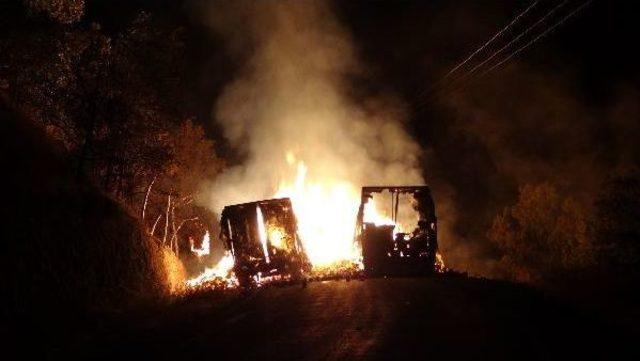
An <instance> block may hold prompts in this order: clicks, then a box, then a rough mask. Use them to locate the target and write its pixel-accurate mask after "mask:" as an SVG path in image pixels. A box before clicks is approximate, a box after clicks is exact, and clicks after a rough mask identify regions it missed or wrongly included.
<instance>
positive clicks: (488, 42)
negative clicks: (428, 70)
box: [443, 0, 539, 79]
mask: <svg viewBox="0 0 640 361" xmlns="http://www.w3.org/2000/svg"><path fill="white" fill-rule="evenodd" d="M538 2H539V0H536V1H534V2H533V3H532V4H531V5H529V6H528V7H527V8H526V9H524V11H522V12H521V13H520V14H518V15H517V16H516V17H515V18H514V19H513V20H512V21H511V22H510V23H509V24H507V26H505V27H504V28H502V29H501V30H500V31H498V32H497V33H496V34H495V35H493V37H491V39H489V40H488V41H487V42H485V43H484V44H483V45H482V46H480V47H479V48H478V49H476V51H474V52H473V53H471V55H469V56H468V57H467V58H466V59H464V60H463V61H462V62H461V63H460V64H458V65H456V66H455V67H453V69H451V70H450V71H449V72H448V73H447V74H446V75H445V76H444V78H443V79H446V78H448V77H449V76H451V75H452V74H453V73H455V72H456V71H457V70H458V69H459V68H460V67H462V66H464V65H465V64H466V63H467V62H468V61H469V60H471V59H472V58H473V57H474V56H476V55H477V54H478V53H479V52H481V51H482V50H484V49H485V48H486V47H487V46H489V45H490V44H491V43H492V42H493V41H494V40H496V39H497V38H498V37H500V36H501V35H502V34H504V32H506V31H507V30H509V29H510V28H511V27H512V26H513V25H515V24H516V23H517V22H518V21H519V20H520V19H521V18H522V17H523V16H525V15H526V14H527V13H528V12H529V10H531V9H533V8H534V7H535V6H536V5H537V4H538Z"/></svg>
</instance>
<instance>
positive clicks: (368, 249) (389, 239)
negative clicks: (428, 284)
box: [355, 186, 438, 277]
mask: <svg viewBox="0 0 640 361" xmlns="http://www.w3.org/2000/svg"><path fill="white" fill-rule="evenodd" d="M383 192H385V193H388V194H389V195H390V198H391V202H390V203H387V204H389V205H390V206H391V210H390V212H389V213H390V214H391V219H390V220H391V222H390V223H393V224H375V223H373V222H367V220H366V217H365V213H366V208H367V203H368V202H370V201H371V199H372V198H373V196H374V194H377V193H383ZM401 201H405V202H408V203H410V204H403V205H402V206H403V209H404V210H405V211H406V210H409V211H412V212H414V214H413V218H412V219H413V220H416V222H415V224H413V225H412V226H414V228H413V229H405V230H404V231H398V229H397V228H396V226H395V225H396V224H398V223H397V222H398V213H399V206H401V204H400V203H401ZM405 213H406V212H405ZM355 234H356V235H355V237H356V242H357V243H358V244H360V246H361V247H362V258H363V264H364V270H365V273H366V274H367V275H368V276H373V277H376V276H415V275H425V274H431V273H433V272H434V271H435V269H436V253H437V251H438V229H437V218H436V213H435V205H434V202H433V199H432V197H431V191H430V189H429V187H428V186H376V187H363V188H362V194H361V202H360V207H359V209H358V216H357V220H356V231H355Z"/></svg>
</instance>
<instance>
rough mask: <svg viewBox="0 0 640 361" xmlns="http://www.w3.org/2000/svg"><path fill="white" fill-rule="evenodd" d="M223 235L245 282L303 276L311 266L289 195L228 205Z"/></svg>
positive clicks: (239, 276)
mask: <svg viewBox="0 0 640 361" xmlns="http://www.w3.org/2000/svg"><path fill="white" fill-rule="evenodd" d="M220 239H221V240H222V242H223V244H224V246H225V248H226V249H227V250H228V251H230V252H231V254H232V255H233V259H234V268H233V271H234V273H235V275H236V277H237V278H238V282H239V283H240V285H241V286H250V285H252V284H255V283H260V282H262V281H263V280H268V279H272V280H296V279H300V278H302V277H303V275H304V273H306V272H308V271H309V270H310V268H311V266H310V263H309V261H308V259H307V257H306V254H305V252H304V249H303V246H302V242H301V241H300V238H299V237H298V229H297V220H296V217H295V214H294V212H293V207H292V205H291V200H290V199H289V198H280V199H268V200H262V201H256V202H250V203H242V204H236V205H230V206H226V207H225V208H224V209H223V210H222V215H221V217H220Z"/></svg>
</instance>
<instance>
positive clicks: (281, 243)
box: [267, 227, 286, 249]
mask: <svg viewBox="0 0 640 361" xmlns="http://www.w3.org/2000/svg"><path fill="white" fill-rule="evenodd" d="M267 233H268V234H269V244H271V245H272V246H273V247H275V248H277V249H284V248H285V247H286V243H285V237H286V236H285V233H286V232H285V231H284V229H282V228H281V227H269V230H268V231H267Z"/></svg>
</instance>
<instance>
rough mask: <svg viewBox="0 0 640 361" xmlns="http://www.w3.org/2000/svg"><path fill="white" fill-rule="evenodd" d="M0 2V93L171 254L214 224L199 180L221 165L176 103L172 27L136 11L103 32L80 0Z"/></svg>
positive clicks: (178, 65)
mask: <svg viewBox="0 0 640 361" xmlns="http://www.w3.org/2000/svg"><path fill="white" fill-rule="evenodd" d="M0 6H2V9H1V10H0V17H1V18H0V23H1V25H0V27H1V28H2V29H1V32H2V34H3V36H2V38H0V88H1V91H2V94H3V97H4V99H5V100H6V101H7V102H8V103H9V104H10V105H11V106H12V107H13V108H14V109H17V110H19V111H20V113H21V114H23V115H24V117H26V118H27V119H29V120H30V121H33V122H35V123H36V124H39V125H41V126H42V127H43V129H45V131H46V134H47V135H48V136H49V137H50V138H51V139H54V140H55V141H57V142H59V143H60V144H61V145H62V147H63V148H64V149H65V150H66V152H67V153H68V154H69V155H70V164H72V168H73V172H74V173H75V174H76V176H77V177H78V178H86V179H87V180H89V181H90V182H91V183H92V184H93V185H94V186H96V187H97V188H98V189H100V190H101V191H102V192H103V193H105V194H107V195H109V196H110V197H111V198H112V199H114V200H116V201H118V202H119V203H120V204H121V205H122V206H123V207H124V208H125V209H126V210H127V211H128V212H129V213H130V214H131V215H133V216H135V217H136V218H138V219H139V220H140V221H141V223H142V224H143V226H144V229H145V231H146V232H147V233H148V234H150V235H151V236H153V237H155V238H156V239H157V240H158V242H159V243H161V244H162V245H164V246H167V247H169V248H170V249H171V250H172V251H173V252H174V253H176V254H179V253H180V251H181V248H182V249H184V247H185V246H188V245H189V243H188V239H189V238H192V239H200V238H201V237H202V236H203V234H204V232H205V231H207V230H208V227H209V226H210V225H211V224H213V223H214V222H212V219H213V214H211V212H209V211H208V210H207V209H206V208H204V207H201V206H199V205H198V204H197V202H196V200H197V197H198V192H199V186H200V184H201V181H202V180H203V179H211V178H213V176H214V175H215V174H216V173H217V172H219V170H220V169H221V167H222V162H221V160H220V159H219V158H218V157H217V156H216V155H215V150H214V144H213V142H212V141H211V140H209V139H208V138H207V137H206V136H205V133H204V129H203V128H202V127H201V126H200V125H199V124H197V123H195V122H194V121H193V120H192V118H191V114H190V112H189V110H188V109H186V106H184V104H186V103H187V102H186V101H185V96H186V95H187V94H188V92H187V91H186V90H185V84H184V83H185V76H184V74H185V71H186V63H185V46H184V35H183V31H182V29H181V27H180V26H178V25H177V24H176V23H167V22H163V21H161V20H160V19H157V18H155V17H154V16H153V15H152V14H150V13H148V12H142V11H140V12H137V13H136V14H135V15H134V16H133V17H132V18H131V20H130V21H128V22H127V23H126V24H124V25H122V26H121V27H120V28H118V29H117V31H114V30H113V29H111V30H110V31H106V30H103V29H102V27H101V24H99V23H95V22H90V21H88V20H86V16H85V12H86V11H87V6H88V5H86V4H85V2H84V1H66V0H59V1H31V0H25V1H22V2H21V1H14V2H3V4H2V5H0Z"/></svg>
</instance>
